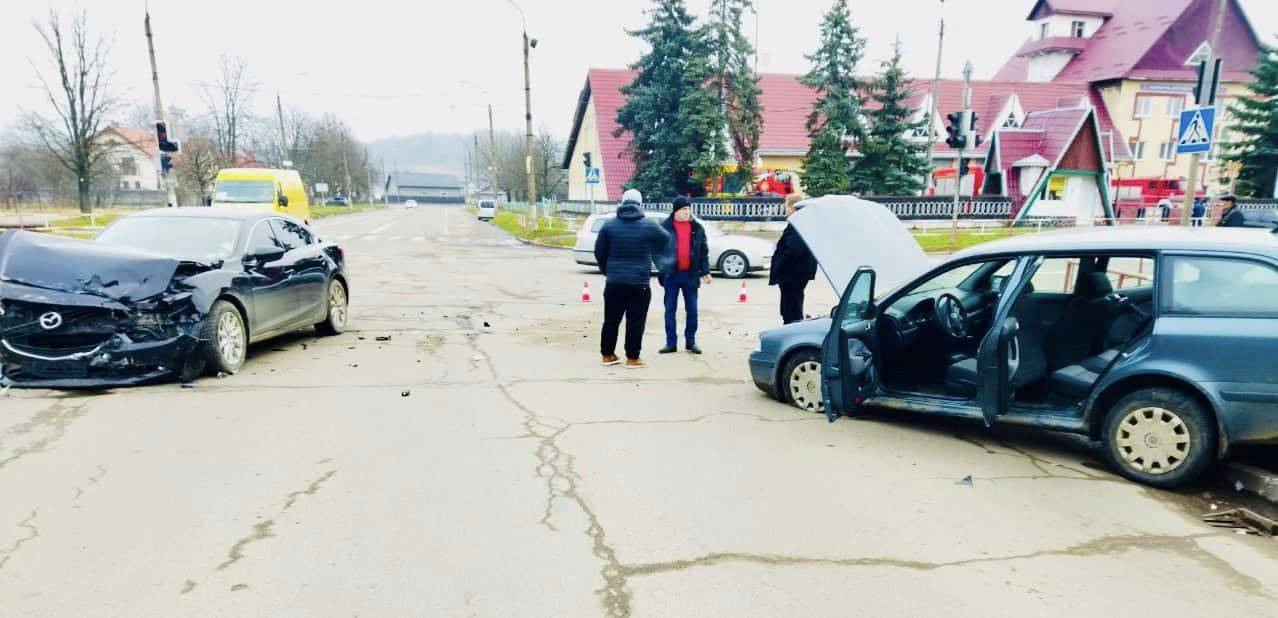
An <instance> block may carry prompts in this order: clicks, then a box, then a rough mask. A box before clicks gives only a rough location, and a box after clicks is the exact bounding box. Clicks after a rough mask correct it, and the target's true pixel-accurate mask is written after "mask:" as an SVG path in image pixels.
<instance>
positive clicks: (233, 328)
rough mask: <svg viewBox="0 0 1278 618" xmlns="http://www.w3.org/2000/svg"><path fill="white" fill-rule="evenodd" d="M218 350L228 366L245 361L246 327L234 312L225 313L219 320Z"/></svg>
mask: <svg viewBox="0 0 1278 618" xmlns="http://www.w3.org/2000/svg"><path fill="white" fill-rule="evenodd" d="M217 350H218V354H221V355H222V361H223V362H225V363H226V364H227V365H230V366H235V365H238V364H240V361H242V360H243V359H244V325H243V324H242V323H241V322H240V316H239V314H237V313H235V312H234V311H228V312H226V313H223V314H222V317H221V319H219V320H218V323H217Z"/></svg>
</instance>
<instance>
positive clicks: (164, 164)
mask: <svg viewBox="0 0 1278 618" xmlns="http://www.w3.org/2000/svg"><path fill="white" fill-rule="evenodd" d="M171 171H173V157H172V156H171V155H169V153H167V152H165V153H161V154H160V172H161V173H164V174H167V173H169V172H171Z"/></svg>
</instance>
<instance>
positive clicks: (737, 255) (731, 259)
mask: <svg viewBox="0 0 1278 618" xmlns="http://www.w3.org/2000/svg"><path fill="white" fill-rule="evenodd" d="M719 273H720V274H721V275H723V277H724V278H725V279H740V278H742V277H744V276H746V275H747V274H749V273H750V260H749V259H748V258H746V256H745V254H744V253H742V252H740V251H736V250H732V251H725V252H724V253H723V255H721V256H719Z"/></svg>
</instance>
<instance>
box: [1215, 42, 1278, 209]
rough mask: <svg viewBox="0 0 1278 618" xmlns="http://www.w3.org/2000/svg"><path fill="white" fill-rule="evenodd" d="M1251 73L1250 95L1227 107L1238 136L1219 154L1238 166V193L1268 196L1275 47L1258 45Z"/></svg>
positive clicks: (1277, 165)
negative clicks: (1253, 81)
mask: <svg viewBox="0 0 1278 618" xmlns="http://www.w3.org/2000/svg"><path fill="white" fill-rule="evenodd" d="M1252 75H1254V76H1255V77H1256V83H1254V84H1252V85H1251V91H1252V95H1253V96H1250V97H1240V98H1239V99H1238V102H1237V103H1235V104H1234V106H1233V107H1232V108H1230V112H1231V113H1232V114H1233V116H1234V118H1236V119H1237V122H1236V124H1235V125H1234V126H1233V127H1232V131H1233V133H1234V134H1235V135H1237V136H1239V139H1237V140H1235V141H1232V142H1230V143H1228V144H1226V145H1225V150H1226V154H1225V155H1224V156H1223V157H1222V158H1223V159H1224V160H1225V161H1226V162H1227V163H1234V164H1237V165H1238V166H1239V172H1238V192H1239V193H1241V194H1243V195H1251V196H1256V197H1268V196H1270V195H1273V192H1274V190H1275V189H1274V184H1275V179H1276V176H1278V48H1275V47H1273V46H1270V45H1262V46H1261V50H1260V62H1259V64H1258V65H1257V66H1256V68H1255V70H1253V71H1252Z"/></svg>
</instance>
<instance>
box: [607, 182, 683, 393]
mask: <svg viewBox="0 0 1278 618" xmlns="http://www.w3.org/2000/svg"><path fill="white" fill-rule="evenodd" d="M642 206H643V195H642V194H640V193H639V192H638V191H636V190H635V189H630V190H628V191H626V192H625V193H624V194H623V195H622V196H621V205H620V206H619V207H618V208H617V216H616V217H615V218H613V219H612V220H610V221H608V222H607V223H605V224H604V226H603V228H601V229H600V230H599V237H598V238H597V239H596V240H595V261H597V262H598V263H599V270H600V271H601V272H603V274H604V275H605V276H606V277H607V280H608V282H607V284H606V285H605V286H604V323H603V333H602V335H601V337H600V339H601V341H600V344H599V352H600V354H601V355H602V356H603V364H604V365H616V364H618V363H620V362H621V361H620V359H618V358H617V353H616V352H617V333H618V331H619V330H620V328H621V320H622V318H625V320H626V344H625V349H626V367H627V368H630V369H638V368H640V367H644V366H646V365H647V363H645V362H644V361H643V360H642V359H640V358H639V352H640V349H641V348H642V345H643V329H644V325H645V323H646V322H647V320H648V304H649V303H650V302H652V288H651V287H650V283H651V280H652V265H653V262H654V259H660V258H661V256H662V253H663V252H664V251H665V249H666V245H667V244H668V243H669V242H670V237H669V235H668V234H666V232H665V230H663V229H661V226H659V225H657V224H656V223H653V222H652V221H649V220H648V219H647V218H646V217H645V216H644V214H643V210H642Z"/></svg>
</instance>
